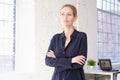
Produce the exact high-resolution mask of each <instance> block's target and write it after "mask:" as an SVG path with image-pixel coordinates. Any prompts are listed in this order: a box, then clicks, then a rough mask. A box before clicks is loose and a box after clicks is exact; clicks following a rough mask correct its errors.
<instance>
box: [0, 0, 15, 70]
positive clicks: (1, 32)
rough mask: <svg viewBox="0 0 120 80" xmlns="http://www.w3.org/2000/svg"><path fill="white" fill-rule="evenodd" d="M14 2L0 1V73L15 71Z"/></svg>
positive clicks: (9, 0) (10, 0) (11, 0)
mask: <svg viewBox="0 0 120 80" xmlns="http://www.w3.org/2000/svg"><path fill="white" fill-rule="evenodd" d="M14 32H15V1H14V0H0V72H9V71H14V69H15V33H14Z"/></svg>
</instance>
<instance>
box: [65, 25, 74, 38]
mask: <svg viewBox="0 0 120 80" xmlns="http://www.w3.org/2000/svg"><path fill="white" fill-rule="evenodd" d="M73 31H74V27H73V26H71V27H64V33H65V36H66V37H70V36H71V34H72V33H73Z"/></svg>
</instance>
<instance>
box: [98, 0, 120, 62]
mask: <svg viewBox="0 0 120 80" xmlns="http://www.w3.org/2000/svg"><path fill="white" fill-rule="evenodd" d="M97 14H98V20H97V22H98V29H97V31H98V41H97V44H98V58H99V59H104V58H105V59H106V58H109V59H111V61H112V62H118V61H120V58H119V57H120V2H119V0H97Z"/></svg>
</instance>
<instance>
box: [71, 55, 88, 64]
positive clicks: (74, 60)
mask: <svg viewBox="0 0 120 80" xmlns="http://www.w3.org/2000/svg"><path fill="white" fill-rule="evenodd" d="M85 61H86V57H84V56H83V55H79V56H75V57H73V58H72V63H78V64H80V65H83V64H85Z"/></svg>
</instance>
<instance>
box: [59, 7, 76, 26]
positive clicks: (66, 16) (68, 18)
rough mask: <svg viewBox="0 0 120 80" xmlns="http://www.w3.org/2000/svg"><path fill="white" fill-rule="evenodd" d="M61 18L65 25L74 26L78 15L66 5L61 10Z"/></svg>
mask: <svg viewBox="0 0 120 80" xmlns="http://www.w3.org/2000/svg"><path fill="white" fill-rule="evenodd" d="M60 19H61V23H62V25H63V26H73V23H74V21H75V19H76V17H74V15H73V10H72V9H71V8H70V7H64V8H62V9H61V11H60Z"/></svg>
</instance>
